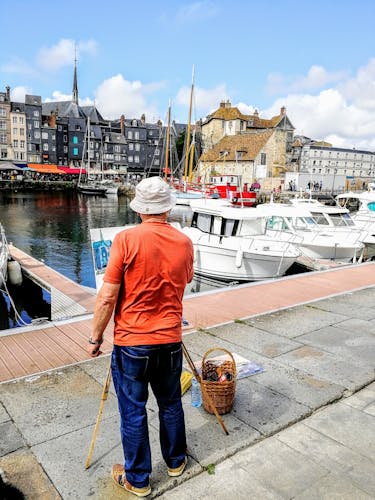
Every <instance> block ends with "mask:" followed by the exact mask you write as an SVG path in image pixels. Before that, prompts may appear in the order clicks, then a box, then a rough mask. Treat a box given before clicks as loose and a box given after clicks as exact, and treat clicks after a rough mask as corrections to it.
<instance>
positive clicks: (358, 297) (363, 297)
mask: <svg viewBox="0 0 375 500" xmlns="http://www.w3.org/2000/svg"><path fill="white" fill-rule="evenodd" d="M340 297H346V298H348V299H349V300H350V304H351V305H352V306H360V307H362V306H363V307H370V308H371V307H374V304H375V286H372V287H367V288H363V289H362V290H355V291H354V292H348V293H345V294H343V295H339V296H337V297H335V298H338V299H339V298H340Z"/></svg>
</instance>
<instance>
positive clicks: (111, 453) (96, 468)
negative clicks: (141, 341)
mask: <svg viewBox="0 0 375 500" xmlns="http://www.w3.org/2000/svg"><path fill="white" fill-rule="evenodd" d="M93 428H94V427H93V426H90V427H85V428H82V429H78V430H76V431H74V432H71V433H69V434H66V435H65V436H59V437H57V438H54V439H51V440H49V441H48V442H44V443H40V444H37V445H35V446H33V447H32V451H33V453H34V454H35V456H36V457H37V459H38V461H39V462H40V463H41V464H42V465H43V468H44V469H45V471H46V472H47V474H48V476H49V477H50V478H51V480H52V482H53V484H54V485H55V487H56V488H57V490H58V491H59V493H60V495H61V497H62V498H63V499H64V500H67V499H74V500H76V499H78V498H89V497H92V498H95V499H101V500H107V499H112V498H113V499H114V498H120V497H121V498H122V496H123V495H124V492H121V491H120V490H119V489H118V487H117V486H116V485H115V484H114V482H113V480H112V479H111V477H110V473H111V467H112V465H113V464H114V463H123V452H122V446H121V442H120V432H119V422H118V419H117V418H110V419H107V420H106V421H105V422H102V425H101V426H100V431H99V432H98V435H97V439H96V443H95V448H94V452H93V455H92V462H91V466H90V468H89V469H87V470H86V469H85V468H84V465H85V463H86V458H87V452H88V449H89V444H90V442H91V438H92V433H93ZM150 444H151V449H152V468H153V472H152V475H151V478H150V481H151V486H152V488H153V493H154V495H158V494H159V493H160V492H162V491H165V490H166V489H168V488H171V487H172V485H173V484H178V482H179V481H182V478H170V477H168V475H167V473H166V465H165V463H164V460H163V459H162V456H161V452H160V445H159V438H158V435H157V433H155V432H153V431H152V429H151V432H150ZM61 457H64V460H63V461H62V460H61ZM201 470H202V468H201V467H200V466H199V464H197V463H196V462H195V461H194V460H193V459H191V458H190V459H189V463H188V466H187V469H186V473H184V476H185V477H184V479H187V478H188V477H189V476H190V475H192V474H197V473H198V472H200V471H201ZM185 474H186V475H185ZM154 495H153V496H154Z"/></svg>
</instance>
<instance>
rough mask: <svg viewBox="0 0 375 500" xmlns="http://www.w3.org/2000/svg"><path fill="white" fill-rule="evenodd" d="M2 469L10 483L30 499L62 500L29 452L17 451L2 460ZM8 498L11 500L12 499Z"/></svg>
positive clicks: (0, 465) (0, 466) (0, 463)
mask: <svg viewBox="0 0 375 500" xmlns="http://www.w3.org/2000/svg"><path fill="white" fill-rule="evenodd" d="M0 468H1V469H3V470H4V472H5V476H6V479H7V480H8V481H9V483H10V484H12V485H13V486H15V487H16V488H18V489H19V490H20V491H22V492H23V493H24V495H25V496H26V497H27V498H28V499H38V500H58V499H60V498H61V497H60V495H59V494H58V493H57V491H56V489H55V488H54V486H53V484H52V483H51V481H50V480H49V478H48V476H47V475H46V474H45V472H44V470H43V468H42V467H41V466H40V464H39V463H38V461H37V460H36V458H35V456H34V455H33V454H32V453H31V452H30V451H29V450H22V451H17V452H15V453H11V454H9V455H7V456H6V457H2V458H0ZM8 498H9V500H10V497H8Z"/></svg>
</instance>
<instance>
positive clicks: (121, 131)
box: [120, 115, 125, 135]
mask: <svg viewBox="0 0 375 500" xmlns="http://www.w3.org/2000/svg"><path fill="white" fill-rule="evenodd" d="M120 133H121V135H125V116H124V115H121V116H120Z"/></svg>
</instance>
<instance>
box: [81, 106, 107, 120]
mask: <svg viewBox="0 0 375 500" xmlns="http://www.w3.org/2000/svg"><path fill="white" fill-rule="evenodd" d="M80 108H81V110H82V111H83V113H84V114H85V116H86V117H87V118H90V121H91V123H103V122H105V123H106V122H107V120H105V119H104V118H103V116H102V115H101V114H100V113H99V111H98V110H97V108H96V107H95V106H80Z"/></svg>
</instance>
